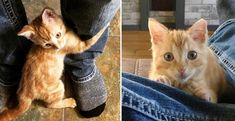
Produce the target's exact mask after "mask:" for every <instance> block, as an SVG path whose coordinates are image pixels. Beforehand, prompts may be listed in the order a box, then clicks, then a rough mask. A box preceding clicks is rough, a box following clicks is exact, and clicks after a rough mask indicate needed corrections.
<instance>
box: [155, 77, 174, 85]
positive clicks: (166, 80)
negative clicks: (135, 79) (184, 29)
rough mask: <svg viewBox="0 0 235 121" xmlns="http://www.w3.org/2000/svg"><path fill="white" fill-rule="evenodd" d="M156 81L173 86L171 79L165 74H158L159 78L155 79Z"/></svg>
mask: <svg viewBox="0 0 235 121" xmlns="http://www.w3.org/2000/svg"><path fill="white" fill-rule="evenodd" d="M155 81H157V82H159V83H162V84H165V85H169V86H172V82H171V80H170V79H169V78H168V77H166V76H164V75H158V76H157V78H156V79H155Z"/></svg>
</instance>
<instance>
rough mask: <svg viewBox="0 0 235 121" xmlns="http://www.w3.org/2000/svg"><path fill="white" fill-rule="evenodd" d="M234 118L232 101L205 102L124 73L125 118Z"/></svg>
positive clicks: (140, 120)
mask: <svg viewBox="0 0 235 121" xmlns="http://www.w3.org/2000/svg"><path fill="white" fill-rule="evenodd" d="M234 118H235V105H233V104H216V103H210V102H206V101H204V100H201V99H199V98H196V97H193V96H191V95H189V94H187V93H185V92H183V91H181V90H179V89H176V88H174V87H169V86H167V85H164V84H161V83H158V82H156V81H151V80H149V79H146V78H142V77H138V76H136V75H131V74H127V73H123V74H122V120H123V121H154V120H155V121H158V120H163V121H168V120H169V121H171V120H176V121H205V120H214V121H219V120H220V121H229V120H234Z"/></svg>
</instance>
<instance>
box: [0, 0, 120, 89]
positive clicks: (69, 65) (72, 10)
mask: <svg viewBox="0 0 235 121" xmlns="http://www.w3.org/2000/svg"><path fill="white" fill-rule="evenodd" d="M119 4H120V1H119V0H112V1H110V0H100V1H88V0H61V12H62V16H63V19H64V21H65V23H66V25H67V26H69V27H70V28H72V29H73V30H74V31H75V32H76V33H77V34H78V35H80V36H81V38H82V39H83V40H86V39H89V38H91V37H92V36H93V35H94V34H96V33H97V32H98V31H99V30H100V29H101V28H103V27H104V26H105V25H106V24H107V23H108V22H110V21H111V19H112V18H113V16H114V15H115V13H116V11H117V9H118V8H119ZM26 24H27V18H26V14H25V10H24V7H23V5H22V2H21V0H0V85H3V86H13V85H16V84H18V82H19V80H20V78H21V70H22V66H23V64H24V62H25V57H26V55H27V52H28V51H29V48H30V46H31V44H32V43H31V42H30V41H29V40H26V39H25V38H23V37H18V36H17V35H16V33H17V32H18V31H20V29H21V28H22V27H23V26H24V25H26ZM107 37H108V30H106V32H104V34H103V35H102V37H101V38H100V39H99V40H98V42H97V43H96V44H95V45H94V46H93V47H92V48H90V49H89V50H87V51H86V52H84V53H82V54H74V55H68V56H67V57H66V58H65V68H66V71H69V72H70V73H71V75H72V77H74V79H75V80H79V78H82V77H86V76H87V75H90V74H91V73H92V71H93V70H94V68H95V63H94V62H95V61H94V59H95V57H97V56H98V55H99V54H100V53H102V51H103V49H104V46H105V43H106V41H107Z"/></svg>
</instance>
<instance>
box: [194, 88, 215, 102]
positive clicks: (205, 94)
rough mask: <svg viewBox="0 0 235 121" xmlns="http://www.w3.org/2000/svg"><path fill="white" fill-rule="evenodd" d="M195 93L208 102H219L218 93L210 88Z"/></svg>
mask: <svg viewBox="0 0 235 121" xmlns="http://www.w3.org/2000/svg"><path fill="white" fill-rule="evenodd" d="M194 95H195V96H197V97H199V98H201V99H203V100H206V101H208V102H213V103H216V102H217V96H216V94H215V93H214V92H212V91H210V90H203V89H201V90H198V91H196V92H194Z"/></svg>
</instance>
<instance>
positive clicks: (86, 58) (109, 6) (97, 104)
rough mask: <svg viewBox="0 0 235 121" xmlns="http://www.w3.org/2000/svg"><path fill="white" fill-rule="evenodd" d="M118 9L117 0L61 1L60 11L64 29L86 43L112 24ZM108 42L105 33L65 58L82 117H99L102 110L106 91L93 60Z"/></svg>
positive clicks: (118, 0) (106, 33) (118, 1)
mask: <svg viewBox="0 0 235 121" xmlns="http://www.w3.org/2000/svg"><path fill="white" fill-rule="evenodd" d="M119 5H120V0H99V1H90V0H61V11H62V16H63V19H64V21H65V23H66V25H67V26H68V27H70V28H72V29H73V30H74V31H75V32H76V33H77V34H78V35H79V36H80V37H81V38H82V39H83V40H86V39H89V38H91V37H92V36H93V35H95V34H96V33H97V32H98V31H99V30H100V29H101V28H103V27H104V26H105V25H106V24H107V23H108V22H110V21H111V20H112V18H113V17H114V15H115V13H116V11H117V10H118V8H119ZM107 38H108V30H106V31H105V32H104V34H103V35H102V36H101V38H100V39H99V40H98V42H97V43H96V44H95V45H94V46H92V47H91V48H90V49H89V50H87V51H85V52H84V53H82V54H74V55H68V56H67V57H66V58H65V66H66V67H65V69H66V71H67V72H69V74H70V76H71V78H72V85H73V88H74V93H75V99H76V101H77V105H78V108H79V111H80V114H82V115H83V116H85V117H94V116H98V115H99V114H100V113H101V112H102V111H103V110H104V107H105V102H106V99H107V91H106V88H105V84H104V80H103V77H102V75H101V74H100V72H99V70H98V68H97V67H96V65H95V58H96V57H97V56H98V55H100V54H101V53H102V51H103V49H104V46H105V43H106V41H107Z"/></svg>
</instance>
